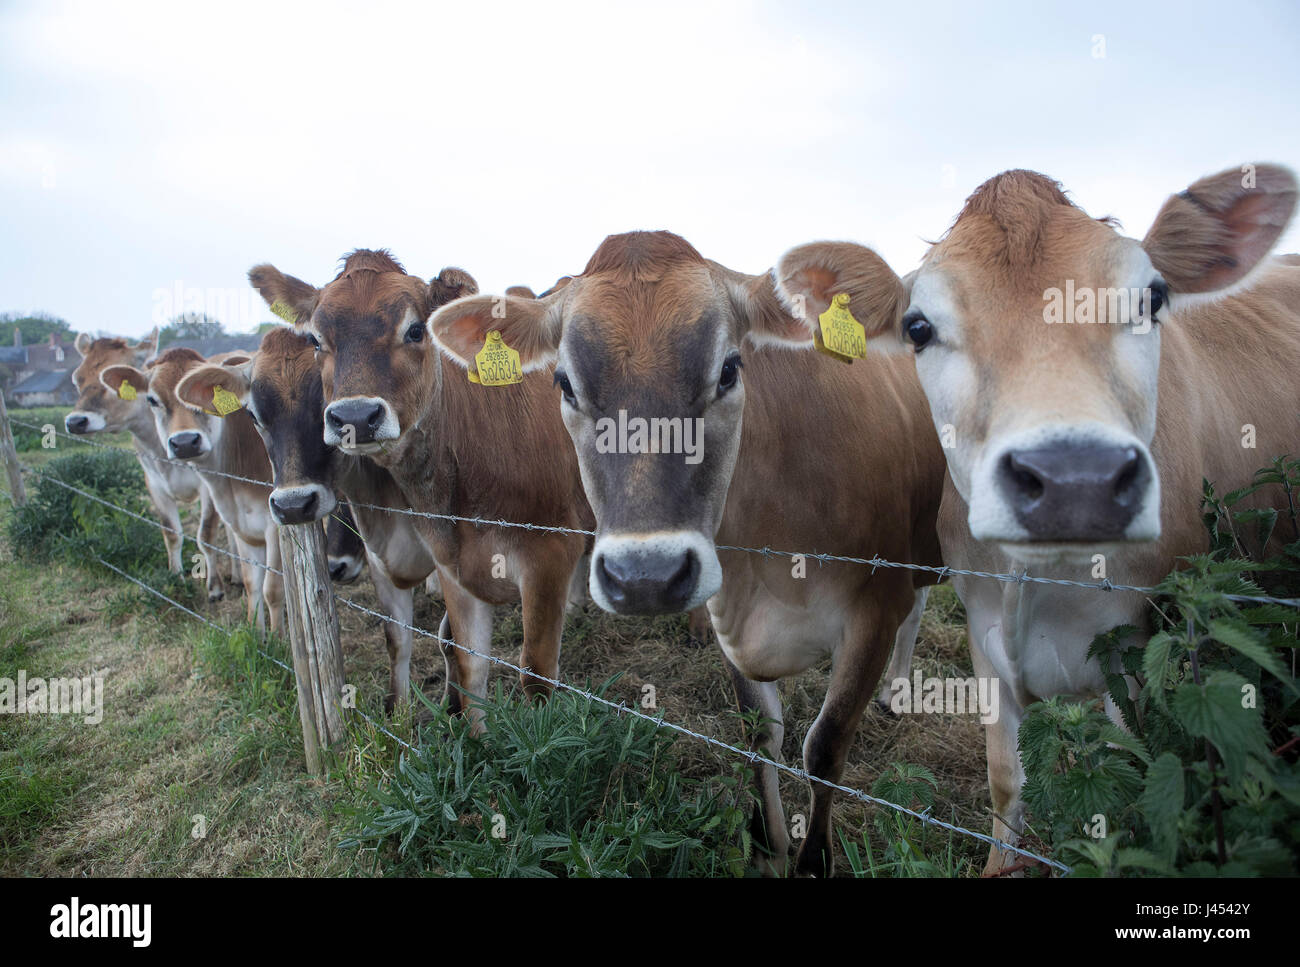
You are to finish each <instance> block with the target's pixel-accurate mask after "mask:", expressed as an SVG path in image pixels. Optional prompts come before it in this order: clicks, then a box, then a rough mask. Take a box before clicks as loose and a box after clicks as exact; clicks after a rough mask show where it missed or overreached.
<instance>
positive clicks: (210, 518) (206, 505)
mask: <svg viewBox="0 0 1300 967" xmlns="http://www.w3.org/2000/svg"><path fill="white" fill-rule="evenodd" d="M220 523H221V517H220V515H219V514H218V513H217V508H216V505H215V504H214V503H213V502H212V495H211V494H209V493H208V490H207V488H206V487H200V488H199V540H201V541H202V542H203V544H202V546H201V547H200V548H199V550H201V551H202V552H203V567H204V569H205V570H206V571H207V576H208V600H209V601H220V600H221V599H222V598H224V597H225V596H226V588H225V585H223V584H222V581H221V560H220V558H222V557H225V555H224V554H221V555H219V554H218V553H217V552H216V551H214V550H213V549H212V547H213V545H215V544H216V540H217V525H218V524H220ZM236 563H238V562H236V561H233V560H232V561H231V564H236Z"/></svg>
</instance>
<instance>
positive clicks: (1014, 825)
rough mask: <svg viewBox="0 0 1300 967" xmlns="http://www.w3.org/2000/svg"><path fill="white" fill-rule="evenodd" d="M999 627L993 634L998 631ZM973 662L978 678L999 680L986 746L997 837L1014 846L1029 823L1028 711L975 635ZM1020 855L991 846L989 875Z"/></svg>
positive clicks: (1011, 862) (986, 729)
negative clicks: (1024, 737) (1023, 735)
mask: <svg viewBox="0 0 1300 967" xmlns="http://www.w3.org/2000/svg"><path fill="white" fill-rule="evenodd" d="M997 633H998V632H997V631H996V630H993V631H990V634H997ZM971 665H972V666H973V667H974V670H975V675H976V676H977V677H978V678H988V679H991V680H993V681H996V682H997V683H998V717H997V721H995V722H990V723H989V724H988V725H986V726H984V748H985V752H986V754H987V757H988V767H989V798H990V799H991V800H992V801H993V836H994V838H995V839H1000V840H1002V841H1003V842H1004V843H1010V844H1012V845H1013V846H1014V845H1017V844H1019V842H1020V831H1021V830H1022V829H1023V828H1024V825H1025V806H1024V803H1023V802H1022V801H1021V798H1020V789H1021V786H1023V785H1024V782H1025V771H1024V768H1023V767H1022V766H1021V764H1020V742H1019V733H1020V722H1021V720H1022V719H1023V718H1024V715H1025V711H1024V709H1023V708H1021V707H1020V702H1019V701H1018V700H1017V699H1016V696H1015V693H1014V692H1013V691H1012V690H1011V689H1010V688H1008V687H1007V685H1006V684H1005V683H1004V682H1003V681H1002V680H1001V679H1000V678H998V677H997V673H996V672H995V671H994V670H993V665H992V663H991V662H989V660H988V658H986V657H985V655H984V650H983V649H982V648H981V647H980V645H979V643H978V642H977V641H976V639H975V636H974V635H972V636H971ZM1019 858H1020V857H1019V856H1018V855H1017V854H1016V853H1013V852H1011V851H1010V850H1002V849H999V848H998V847H996V846H991V847H989V858H988V862H987V863H985V865H984V872H985V873H986V874H992V873H998V872H1001V871H1002V870H1003V869H1005V868H1006V867H1008V866H1010V865H1012V864H1013V863H1015V861H1016V860H1018V859H1019Z"/></svg>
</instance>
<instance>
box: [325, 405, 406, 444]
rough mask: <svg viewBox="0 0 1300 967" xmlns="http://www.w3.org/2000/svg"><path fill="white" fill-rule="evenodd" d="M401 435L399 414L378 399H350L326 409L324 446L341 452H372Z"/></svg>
mask: <svg viewBox="0 0 1300 967" xmlns="http://www.w3.org/2000/svg"><path fill="white" fill-rule="evenodd" d="M401 435H402V431H401V427H400V425H399V424H398V421H397V414H396V413H395V412H394V411H393V408H392V406H390V405H389V403H388V401H387V400H385V399H383V398H382V397H378V396H351V397H348V398H347V399H342V400H335V401H334V402H333V403H331V404H330V405H329V406H327V407H325V442H326V443H327V444H329V445H330V446H332V447H338V448H340V449H342V450H349V451H358V452H362V453H365V452H370V451H373V450H374V449H377V445H378V444H380V443H383V442H384V441H386V440H396V439H397V438H398V437H400V436H401Z"/></svg>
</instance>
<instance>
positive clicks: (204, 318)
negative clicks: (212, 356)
mask: <svg viewBox="0 0 1300 967" xmlns="http://www.w3.org/2000/svg"><path fill="white" fill-rule="evenodd" d="M225 334H226V329H225V327H224V326H223V325H222V324H221V322H220V320H217V319H213V318H212V317H211V316H210V315H208V314H207V313H205V312H185V313H182V314H181V315H179V316H177V317H176V318H175V319H173V320H172V321H171V322H169V323H168V324H167V325H166V326H164V327H163V329H162V332H161V333H160V334H159V340H158V345H159V346H166V345H169V344H170V343H173V342H175V341H176V340H177V339H214V338H216V337H217V336H224V335H225Z"/></svg>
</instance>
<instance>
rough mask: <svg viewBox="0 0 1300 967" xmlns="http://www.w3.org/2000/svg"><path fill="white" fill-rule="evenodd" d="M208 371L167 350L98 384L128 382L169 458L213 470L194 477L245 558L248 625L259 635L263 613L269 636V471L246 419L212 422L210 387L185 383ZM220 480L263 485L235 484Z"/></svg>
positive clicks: (113, 371) (274, 587)
mask: <svg viewBox="0 0 1300 967" xmlns="http://www.w3.org/2000/svg"><path fill="white" fill-rule="evenodd" d="M221 358H223V359H224V361H225V363H226V364H229V365H238V364H240V363H241V362H247V361H248V358H249V357H248V356H247V355H246V354H244V355H235V354H229V353H226V354H222V357H221ZM206 365H208V361H207V360H205V359H204V358H203V357H202V356H200V355H199V354H198V353H196V352H195V351H194V350H192V349H182V348H173V349H168V350H167V351H166V352H164V353H163V354H162V355H160V356H159V357H158V358H157V359H155V360H154V361H153V362H151V363H149V364H148V365H147V366H146V367H145V370H144V371H141V370H139V369H136V368H135V367H134V366H126V365H118V366H110V367H108V368H107V369H105V370H104V372H103V373H102V374H101V380H102V381H103V383H104V385H106V386H110V387H111V386H120V385H121V384H122V382H123V381H126V382H127V383H129V384H130V385H131V386H133V387H134V388H135V390H136V393H137V394H138V395H140V396H142V397H144V398H145V400H146V402H147V403H148V404H149V407H150V408H151V410H152V412H153V415H154V424H155V427H156V430H157V434H158V439H159V440H160V441H161V442H162V443H163V445H164V446H165V447H166V450H167V454H168V456H169V457H171V458H172V459H175V460H186V461H189V462H191V463H193V464H194V466H195V468H196V469H197V470H204V471H217V473H200V474H199V476H200V479H201V480H202V482H203V487H204V488H205V489H206V490H207V491H208V494H209V495H210V497H211V499H212V503H213V505H214V506H215V507H216V509H217V513H218V514H220V515H221V520H222V521H223V522H224V523H225V525H226V526H227V527H228V528H229V529H230V532H231V533H232V534H233V536H234V538H235V553H236V554H238V555H239V557H241V558H243V559H244V560H243V561H241V563H240V567H241V570H242V573H243V575H244V592H245V596H246V600H247V607H248V620H249V621H250V622H255V623H256V625H257V626H258V627H259V628H263V627H264V626H265V621H266V615H265V614H264V610H269V612H270V627H271V631H272V632H277V631H279V630H280V626H281V623H282V611H281V605H282V604H283V601H284V584H283V581H282V579H281V578H280V576H279V575H277V574H274V573H272V571H271V570H269V569H270V568H275V569H277V570H278V569H279V567H280V542H279V538H278V536H277V532H276V525H275V521H274V520H273V519H272V517H271V512H270V509H269V508H268V507H267V503H266V495H267V493H268V492H269V491H270V489H271V484H270V481H271V465H270V463H269V461H268V460H267V456H266V447H265V446H264V445H263V444H262V439H261V437H259V436H258V435H257V430H256V429H255V428H254V426H253V423H252V420H250V419H249V417H248V413H247V412H244V411H242V410H237V411H235V412H232V413H230V414H229V415H228V416H225V417H222V416H220V415H218V413H217V411H216V410H214V406H216V403H215V400H214V393H213V390H214V385H213V383H212V382H211V381H204V380H203V379H194V378H191V377H192V376H193V375H194V373H195V371H196V370H199V369H202V368H203V367H204V366H206ZM221 473H225V474H231V475H233V476H238V477H245V478H248V479H249V480H253V481H265V484H258V483H248V482H244V481H240V480H233V479H231V478H230V477H225V476H221V475H220V474H221ZM264 604H265V609H264V607H263V605H264Z"/></svg>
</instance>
